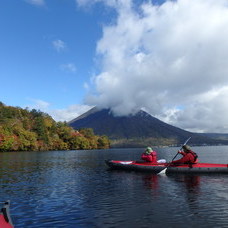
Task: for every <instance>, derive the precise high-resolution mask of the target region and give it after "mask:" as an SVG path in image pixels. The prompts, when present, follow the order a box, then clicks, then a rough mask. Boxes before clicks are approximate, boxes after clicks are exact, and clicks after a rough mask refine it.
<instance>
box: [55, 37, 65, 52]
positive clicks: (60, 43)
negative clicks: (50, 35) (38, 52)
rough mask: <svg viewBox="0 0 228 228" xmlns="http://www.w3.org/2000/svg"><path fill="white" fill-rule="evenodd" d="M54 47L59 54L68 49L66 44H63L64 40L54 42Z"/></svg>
mask: <svg viewBox="0 0 228 228" xmlns="http://www.w3.org/2000/svg"><path fill="white" fill-rule="evenodd" d="M52 45H53V47H54V48H55V50H57V51H58V52H60V51H63V50H65V49H66V47H67V46H66V43H65V42H63V41H62V40H54V41H52Z"/></svg>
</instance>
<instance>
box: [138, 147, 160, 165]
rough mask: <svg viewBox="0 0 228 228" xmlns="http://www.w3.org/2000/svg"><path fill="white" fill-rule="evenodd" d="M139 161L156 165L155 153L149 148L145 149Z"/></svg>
mask: <svg viewBox="0 0 228 228" xmlns="http://www.w3.org/2000/svg"><path fill="white" fill-rule="evenodd" d="M141 159H142V160H144V161H147V162H152V163H157V152H156V151H154V150H153V149H152V148H151V147H147V148H146V150H145V151H144V153H143V154H142V155H141Z"/></svg>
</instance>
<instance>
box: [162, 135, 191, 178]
mask: <svg viewBox="0 0 228 228" xmlns="http://www.w3.org/2000/svg"><path fill="white" fill-rule="evenodd" d="M190 139H191V137H189V138H188V139H187V140H186V141H185V142H184V144H183V145H182V146H181V148H180V149H182V147H183V146H184V145H186V144H187V143H188V141H189V140H190ZM178 154H179V151H178V152H177V154H176V155H175V156H174V158H173V159H172V161H171V162H170V163H169V164H168V165H167V166H166V167H165V168H164V169H163V170H162V171H160V172H159V173H158V174H165V173H166V170H167V168H168V167H169V166H170V165H171V164H172V162H173V161H174V159H175V158H176V156H177V155H178Z"/></svg>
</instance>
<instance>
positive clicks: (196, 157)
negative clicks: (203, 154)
mask: <svg viewBox="0 0 228 228" xmlns="http://www.w3.org/2000/svg"><path fill="white" fill-rule="evenodd" d="M190 153H191V154H192V155H193V157H194V163H195V162H197V159H198V155H197V154H196V153H195V152H193V151H190Z"/></svg>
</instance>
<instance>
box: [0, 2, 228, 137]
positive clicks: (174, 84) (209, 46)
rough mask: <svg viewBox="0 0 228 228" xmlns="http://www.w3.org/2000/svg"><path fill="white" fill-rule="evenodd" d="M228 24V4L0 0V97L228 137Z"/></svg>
mask: <svg viewBox="0 0 228 228" xmlns="http://www.w3.org/2000/svg"><path fill="white" fill-rule="evenodd" d="M227 26H228V0H216V1H214V0H172V1H165V0H156V1H155V0H1V1H0V31H1V32H0V80H1V86H0V101H1V102H3V103H4V104H5V105H8V106H16V107H21V108H29V109H33V108H35V109H38V110H40V111H43V112H45V113H48V114H49V115H51V116H52V117H53V118H54V119H55V120H56V121H70V120H72V119H74V118H76V117H77V116H79V115H81V114H83V113H84V112H86V111H87V110H89V109H90V108H92V107H94V106H97V107H100V108H110V109H111V110H112V112H113V113H114V115H116V116H124V115H130V114H134V113H136V112H137V111H139V110H140V109H143V110H145V111H147V112H148V113H150V114H151V115H152V116H154V117H157V118H158V119H160V120H162V121H165V122H166V123H168V124H172V125H174V126H176V127H180V128H182V129H185V130H188V131H191V132H216V133H228V115H227V113H228V101H227V98H228V29H227Z"/></svg>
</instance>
